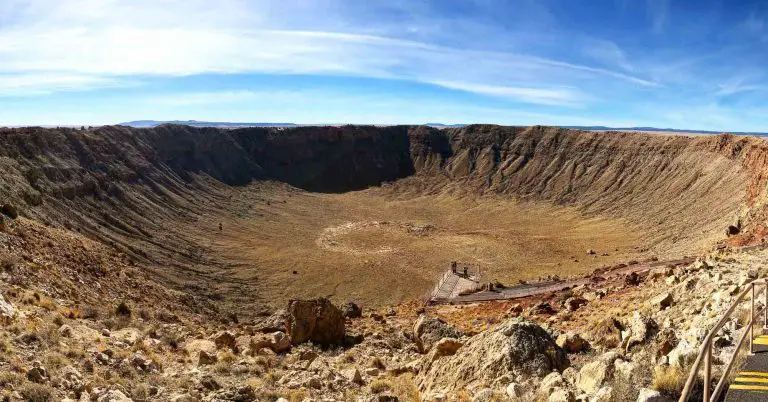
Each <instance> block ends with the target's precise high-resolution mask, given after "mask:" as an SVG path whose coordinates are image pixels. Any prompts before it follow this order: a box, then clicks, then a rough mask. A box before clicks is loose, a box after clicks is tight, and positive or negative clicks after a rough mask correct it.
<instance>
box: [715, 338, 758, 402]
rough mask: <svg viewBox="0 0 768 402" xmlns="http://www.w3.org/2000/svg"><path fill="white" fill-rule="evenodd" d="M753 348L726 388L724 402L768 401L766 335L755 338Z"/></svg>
mask: <svg viewBox="0 0 768 402" xmlns="http://www.w3.org/2000/svg"><path fill="white" fill-rule="evenodd" d="M754 348H755V353H754V354H752V355H749V356H747V360H746V362H745V363H744V366H743V367H742V368H741V370H740V371H739V372H738V374H737V375H736V377H735V378H734V379H733V381H732V382H731V384H730V386H729V387H728V393H727V394H726V396H725V400H726V402H742V401H744V402H746V401H768V335H760V336H758V337H757V338H755V340H754Z"/></svg>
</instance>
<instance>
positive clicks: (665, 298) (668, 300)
mask: <svg viewBox="0 0 768 402" xmlns="http://www.w3.org/2000/svg"><path fill="white" fill-rule="evenodd" d="M672 302H674V298H672V295H671V294H669V293H662V294H660V295H658V296H656V297H654V298H652V299H651V300H649V301H648V304H650V305H651V307H653V308H655V309H656V310H664V309H665V308H667V307H669V306H671V305H672Z"/></svg>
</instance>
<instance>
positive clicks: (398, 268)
mask: <svg viewBox="0 0 768 402" xmlns="http://www.w3.org/2000/svg"><path fill="white" fill-rule="evenodd" d="M232 191H233V193H232V196H231V202H232V205H231V206H230V207H229V208H227V209H226V210H222V211H220V213H217V214H211V215H207V216H205V217H204V218H203V220H202V221H201V222H199V224H198V225H196V226H195V228H193V229H191V235H192V236H193V237H194V238H195V239H196V240H197V241H198V243H199V244H203V245H206V246H207V249H208V250H207V252H208V253H209V254H210V256H211V257H212V258H214V259H215V260H216V261H218V262H219V263H221V264H222V265H223V266H226V267H228V274H229V276H230V277H231V278H233V279H235V280H238V281H242V282H245V283H250V284H251V286H253V287H254V290H256V291H258V292H259V294H260V296H261V297H260V298H261V299H262V300H265V301H268V302H270V303H271V304H273V305H275V306H281V305H283V303H284V302H285V301H286V300H287V299H289V298H297V297H317V296H321V295H325V296H330V297H332V298H334V299H336V300H337V301H345V300H348V299H352V300H355V301H358V302H362V303H364V304H366V305H382V304H389V303H396V302H401V301H406V300H412V299H414V298H419V297H422V296H425V295H426V293H427V292H428V291H429V290H431V288H432V286H433V285H434V281H435V280H436V279H437V276H438V275H439V274H440V273H442V272H443V271H444V270H445V269H446V268H447V266H448V263H449V261H452V260H458V261H466V262H471V263H477V264H479V265H480V267H481V269H482V270H483V277H484V279H487V280H489V281H490V280H499V281H501V282H503V283H507V284H512V283H516V282H517V281H518V280H531V279H536V278H538V277H541V276H547V275H559V276H561V277H563V276H568V275H574V274H580V273H585V272H589V271H591V270H593V269H595V268H599V267H602V266H608V265H612V264H616V263H618V262H626V261H628V260H630V259H634V258H642V257H647V256H649V255H650V254H649V253H648V252H647V251H645V248H644V247H643V240H642V233H640V232H638V231H637V229H636V228H633V227H631V226H629V225H628V224H626V223H625V222H622V221H619V220H609V219H602V218H585V217H584V216H582V215H580V214H579V213H578V212H577V211H576V210H575V209H573V208H568V207H561V206H554V205H551V204H547V203H543V202H536V203H534V202H521V201H517V200H514V199H511V198H509V197H504V198H502V197H493V196H483V197H478V196H473V197H458V196H454V195H448V194H437V195H426V196H409V197H404V198H403V197H396V196H394V195H393V194H388V193H387V192H386V191H385V190H383V189H381V188H373V189H369V190H364V191H356V192H348V193H343V194H323V193H311V192H305V191H301V190H297V189H295V188H291V187H289V186H287V185H284V184H276V183H255V184H252V185H250V186H248V187H245V188H240V189H233V190H232ZM219 223H221V227H222V230H219V229H218V225H219ZM588 249H593V250H594V251H595V254H594V255H588V254H587V253H586V251H587V250H588Z"/></svg>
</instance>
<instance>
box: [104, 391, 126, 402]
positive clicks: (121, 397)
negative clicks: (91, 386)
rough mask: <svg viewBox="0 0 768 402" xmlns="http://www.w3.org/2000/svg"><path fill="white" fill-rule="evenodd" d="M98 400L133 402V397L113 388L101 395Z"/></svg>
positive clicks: (105, 401)
mask: <svg viewBox="0 0 768 402" xmlns="http://www.w3.org/2000/svg"><path fill="white" fill-rule="evenodd" d="M96 402H133V399H131V398H129V397H127V396H126V395H125V394H124V393H122V392H121V391H118V390H111V391H107V392H106V393H104V395H102V396H100V397H99V398H98V399H97V400H96Z"/></svg>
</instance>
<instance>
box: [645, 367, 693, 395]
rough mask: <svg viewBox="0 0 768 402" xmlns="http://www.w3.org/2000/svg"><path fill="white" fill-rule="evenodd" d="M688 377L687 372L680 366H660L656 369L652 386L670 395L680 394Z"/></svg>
mask: <svg viewBox="0 0 768 402" xmlns="http://www.w3.org/2000/svg"><path fill="white" fill-rule="evenodd" d="M686 379H687V378H686V373H685V372H684V371H683V370H682V369H681V368H680V367H679V366H665V367H662V366H659V367H656V369H655V370H654V373H653V380H652V382H651V388H653V389H655V390H657V391H659V392H661V393H663V394H665V395H668V396H672V397H675V396H680V392H681V391H682V390H683V387H685V381H686Z"/></svg>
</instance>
